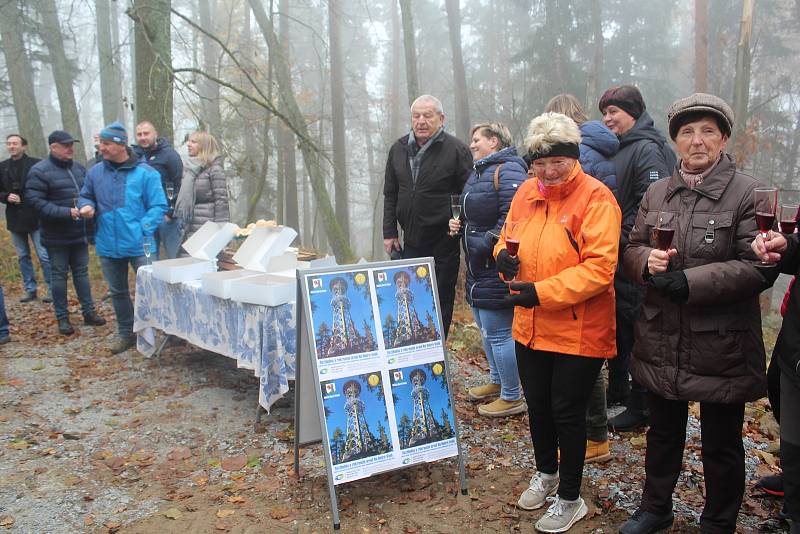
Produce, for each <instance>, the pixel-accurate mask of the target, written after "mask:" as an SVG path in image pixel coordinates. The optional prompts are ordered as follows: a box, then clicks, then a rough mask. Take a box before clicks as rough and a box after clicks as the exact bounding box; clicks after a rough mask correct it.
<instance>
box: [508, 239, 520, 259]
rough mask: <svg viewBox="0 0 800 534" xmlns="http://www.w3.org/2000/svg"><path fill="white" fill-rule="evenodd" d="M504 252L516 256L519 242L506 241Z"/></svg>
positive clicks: (514, 240) (513, 240)
mask: <svg viewBox="0 0 800 534" xmlns="http://www.w3.org/2000/svg"><path fill="white" fill-rule="evenodd" d="M506 250H508V253H509V254H511V255H512V256H516V255H517V252H519V241H517V240H516V239H506Z"/></svg>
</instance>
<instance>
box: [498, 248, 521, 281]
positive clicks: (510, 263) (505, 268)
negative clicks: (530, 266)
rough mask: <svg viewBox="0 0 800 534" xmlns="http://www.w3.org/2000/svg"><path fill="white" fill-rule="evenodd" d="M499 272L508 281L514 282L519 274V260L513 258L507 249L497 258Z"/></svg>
mask: <svg viewBox="0 0 800 534" xmlns="http://www.w3.org/2000/svg"><path fill="white" fill-rule="evenodd" d="M495 261H496V262H497V270H498V271H499V272H500V274H502V275H503V277H504V278H505V279H506V280H513V279H514V277H515V276H517V273H518V272H519V258H517V257H516V256H512V255H511V254H509V253H508V251H507V250H506V249H503V250H501V251H500V252H499V253H498V254H497V258H495Z"/></svg>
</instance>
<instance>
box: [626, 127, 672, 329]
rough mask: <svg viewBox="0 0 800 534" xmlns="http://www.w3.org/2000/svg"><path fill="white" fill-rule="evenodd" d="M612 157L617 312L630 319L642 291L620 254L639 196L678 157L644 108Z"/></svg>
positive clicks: (670, 171)
mask: <svg viewBox="0 0 800 534" xmlns="http://www.w3.org/2000/svg"><path fill="white" fill-rule="evenodd" d="M613 160H614V164H615V165H616V167H617V190H616V191H615V196H616V197H617V203H618V204H619V208H620V209H621V210H622V233H621V235H620V242H619V253H620V261H619V263H618V264H617V275H616V276H615V278H614V289H615V291H616V294H617V314H618V315H619V316H621V317H622V318H623V319H626V320H629V321H632V320H634V318H635V317H636V313H637V311H638V309H639V306H640V305H641V302H642V298H643V297H644V292H643V291H642V289H641V288H640V287H638V286H637V285H636V284H634V283H632V282H631V281H630V280H629V279H628V278H627V277H626V276H625V275H624V273H623V272H622V263H623V262H622V254H623V253H624V251H625V246H626V245H627V244H628V234H630V232H631V228H632V227H633V223H634V221H635V220H636V214H637V212H638V211H639V203H640V202H641V201H642V196H644V193H645V191H647V188H648V187H650V184H652V183H653V182H655V181H656V180H659V179H660V178H666V177H668V176H670V175H671V174H672V171H673V170H674V169H675V164H676V161H677V158H676V157H675V153H674V152H673V151H672V149H671V148H670V147H669V145H668V144H667V140H666V139H665V138H664V136H663V135H662V134H661V132H659V131H658V130H656V127H655V125H654V123H653V119H652V118H651V117H650V115H649V114H648V113H647V112H646V111H645V112H644V113H642V115H641V116H640V117H639V118H638V119H637V120H636V124H634V125H633V128H631V129H630V130H628V131H627V132H625V133H624V134H622V135H621V136H619V152H617V154H616V155H615V156H614V158H613Z"/></svg>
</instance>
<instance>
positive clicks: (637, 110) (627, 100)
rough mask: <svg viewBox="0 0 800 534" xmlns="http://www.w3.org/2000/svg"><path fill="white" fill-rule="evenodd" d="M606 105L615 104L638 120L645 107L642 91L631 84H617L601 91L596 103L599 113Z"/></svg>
mask: <svg viewBox="0 0 800 534" xmlns="http://www.w3.org/2000/svg"><path fill="white" fill-rule="evenodd" d="M608 106H617V107H618V108H620V109H621V110H622V111H624V112H625V113H627V114H628V115H630V116H631V117H633V118H634V119H635V120H638V119H639V117H641V116H642V113H644V111H645V109H647V107H646V106H645V105H644V99H643V98H642V93H640V92H639V89H637V88H636V87H634V86H633V85H619V86H617V87H612V88H611V89H609V90H608V91H606V92H605V93H603V96H601V97H600V102H599V103H598V105H597V107H598V108H600V113H603V112H604V111H605V109H606V108H607V107H608Z"/></svg>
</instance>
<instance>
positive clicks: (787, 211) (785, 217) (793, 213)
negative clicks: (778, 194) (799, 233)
mask: <svg viewBox="0 0 800 534" xmlns="http://www.w3.org/2000/svg"><path fill="white" fill-rule="evenodd" d="M798 209H800V205H798V204H781V209H780V214H779V215H780V217H778V226H779V227H780V230H781V232H782V233H784V234H793V233H794V229H795V227H796V226H797V210H798Z"/></svg>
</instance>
